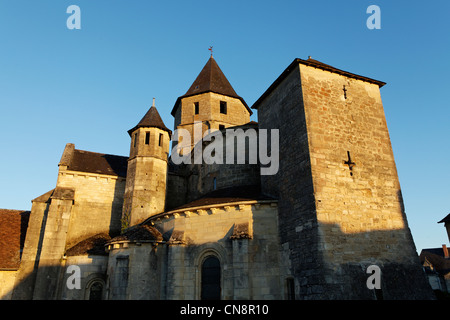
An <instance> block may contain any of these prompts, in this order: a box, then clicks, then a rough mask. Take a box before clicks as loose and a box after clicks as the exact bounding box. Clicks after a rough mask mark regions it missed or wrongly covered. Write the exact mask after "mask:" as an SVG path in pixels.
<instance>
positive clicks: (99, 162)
mask: <svg viewBox="0 0 450 320" xmlns="http://www.w3.org/2000/svg"><path fill="white" fill-rule="evenodd" d="M59 164H60V165H66V166H67V169H68V170H71V171H79V172H88V173H98V174H106V175H112V176H119V177H126V175H127V165H128V157H122V156H116V155H111V154H103V153H96V152H90V151H83V150H77V149H75V146H74V145H73V144H71V143H68V144H67V145H66V148H65V150H64V153H63V155H62V157H61V161H60V163H59Z"/></svg>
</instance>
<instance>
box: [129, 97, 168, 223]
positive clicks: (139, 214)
mask: <svg viewBox="0 0 450 320" xmlns="http://www.w3.org/2000/svg"><path fill="white" fill-rule="evenodd" d="M128 134H129V135H130V137H131V146H130V157H129V158H128V168H127V181H126V186H125V195H124V204H123V210H122V230H123V229H126V228H127V227H130V226H133V225H136V224H138V223H140V222H142V221H144V220H145V219H147V218H148V217H150V216H152V215H155V214H158V213H161V212H163V211H164V206H165V198H166V178H167V161H168V154H169V147H170V138H171V134H172V132H171V131H170V130H169V129H168V128H167V127H166V126H165V125H164V122H163V121H162V119H161V117H160V115H159V113H158V110H157V109H156V107H155V99H153V105H152V107H151V108H150V109H149V110H148V112H147V113H146V114H145V116H144V117H143V118H142V119H141V121H140V122H139V123H138V124H137V125H136V126H135V127H134V128H132V129H130V130H129V131H128Z"/></svg>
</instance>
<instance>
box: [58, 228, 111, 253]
mask: <svg viewBox="0 0 450 320" xmlns="http://www.w3.org/2000/svg"><path fill="white" fill-rule="evenodd" d="M109 240H111V237H110V236H109V235H107V234H105V233H99V234H96V235H94V236H92V237H89V238H87V239H85V240H83V241H80V242H78V243H77V244H75V245H74V246H72V247H71V248H69V249H68V250H67V251H66V256H82V255H98V256H105V255H108V253H107V252H106V251H105V244H106V243H107V242H108V241H109Z"/></svg>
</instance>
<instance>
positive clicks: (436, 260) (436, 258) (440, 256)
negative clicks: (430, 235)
mask: <svg viewBox="0 0 450 320" xmlns="http://www.w3.org/2000/svg"><path fill="white" fill-rule="evenodd" d="M419 258H420V262H421V263H422V264H423V263H424V262H425V259H426V260H427V261H428V262H429V263H430V264H431V265H432V266H433V268H434V270H436V271H437V272H439V273H440V274H444V275H445V274H447V273H449V272H450V259H449V258H445V256H444V251H443V249H442V248H430V249H423V250H422V251H421V252H420V256H419Z"/></svg>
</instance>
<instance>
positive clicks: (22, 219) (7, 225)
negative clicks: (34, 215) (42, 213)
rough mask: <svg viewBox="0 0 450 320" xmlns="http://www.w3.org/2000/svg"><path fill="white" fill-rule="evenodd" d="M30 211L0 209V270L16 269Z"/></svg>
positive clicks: (18, 264)
mask: <svg viewBox="0 0 450 320" xmlns="http://www.w3.org/2000/svg"><path fill="white" fill-rule="evenodd" d="M29 218H30V211H23V210H9V209H0V270H2V269H3V270H17V269H18V268H19V266H20V258H21V250H22V249H23V246H24V243H25V235H26V232H27V227H28V220H29Z"/></svg>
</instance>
